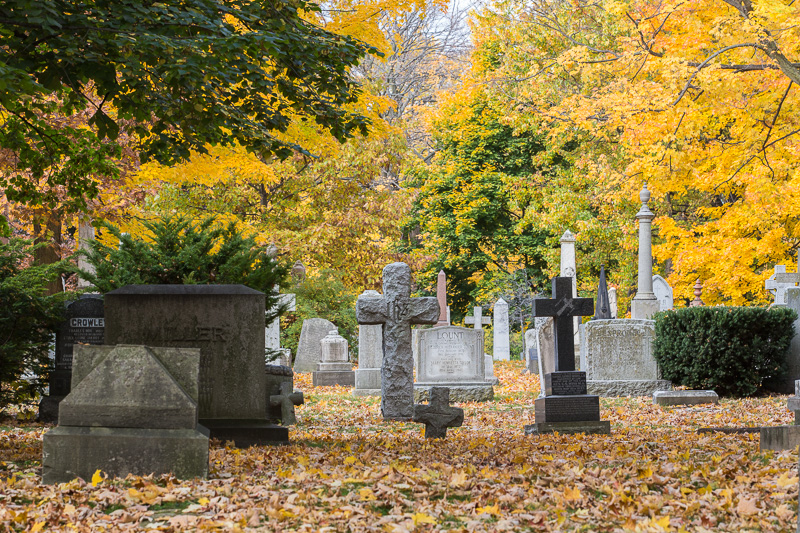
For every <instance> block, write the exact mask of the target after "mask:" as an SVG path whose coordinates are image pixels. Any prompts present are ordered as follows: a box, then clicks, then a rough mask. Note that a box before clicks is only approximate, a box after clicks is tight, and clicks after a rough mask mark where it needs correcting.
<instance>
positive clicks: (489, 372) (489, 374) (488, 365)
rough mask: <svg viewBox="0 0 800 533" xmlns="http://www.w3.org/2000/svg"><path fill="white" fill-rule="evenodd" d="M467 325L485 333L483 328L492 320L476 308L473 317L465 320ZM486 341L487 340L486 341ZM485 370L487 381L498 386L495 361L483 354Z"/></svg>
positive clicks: (481, 309)
mask: <svg viewBox="0 0 800 533" xmlns="http://www.w3.org/2000/svg"><path fill="white" fill-rule="evenodd" d="M464 323H465V324H469V325H472V327H473V328H475V329H476V330H481V331H483V326H488V325H490V324H491V323H492V319H491V318H489V317H488V316H483V308H481V307H480V306H476V307H475V308H474V309H473V311H472V316H468V317H466V318H465V319H464ZM484 341H485V339H484ZM483 369H484V372H485V378H484V379H485V381H487V382H488V383H491V384H492V385H497V384H498V383H500V380H499V379H497V377H496V376H495V375H494V359H493V358H492V356H491V355H488V354H483Z"/></svg>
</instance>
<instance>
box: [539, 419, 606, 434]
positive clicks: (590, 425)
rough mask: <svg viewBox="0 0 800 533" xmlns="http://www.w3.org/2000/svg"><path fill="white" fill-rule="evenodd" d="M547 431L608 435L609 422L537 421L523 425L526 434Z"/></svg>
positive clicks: (544, 432) (545, 432)
mask: <svg viewBox="0 0 800 533" xmlns="http://www.w3.org/2000/svg"><path fill="white" fill-rule="evenodd" d="M547 433H560V434H565V435H567V434H575V433H586V434H587V435H588V434H597V435H610V434H611V422H609V421H608V420H595V421H586V422H539V423H536V424H530V425H527V426H525V434H526V435H544V434H547Z"/></svg>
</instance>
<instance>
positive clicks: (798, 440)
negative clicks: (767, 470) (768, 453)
mask: <svg viewBox="0 0 800 533" xmlns="http://www.w3.org/2000/svg"><path fill="white" fill-rule="evenodd" d="M798 445H800V426H775V427H762V428H761V451H762V452H763V451H764V450H775V451H776V452H779V451H783V450H797V446H798Z"/></svg>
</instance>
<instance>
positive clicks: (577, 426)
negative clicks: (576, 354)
mask: <svg viewBox="0 0 800 533" xmlns="http://www.w3.org/2000/svg"><path fill="white" fill-rule="evenodd" d="M544 381H545V386H546V390H545V393H546V396H544V397H539V398H536V401H535V416H536V423H535V424H531V425H527V426H525V434H526V435H535V434H544V433H553V432H556V431H557V432H559V433H604V434H608V433H610V432H611V425H610V423H609V422H608V421H606V420H600V398H599V397H598V396H596V395H592V394H586V373H585V372H581V371H574V370H573V371H562V372H552V373H549V374H546V375H545V379H544Z"/></svg>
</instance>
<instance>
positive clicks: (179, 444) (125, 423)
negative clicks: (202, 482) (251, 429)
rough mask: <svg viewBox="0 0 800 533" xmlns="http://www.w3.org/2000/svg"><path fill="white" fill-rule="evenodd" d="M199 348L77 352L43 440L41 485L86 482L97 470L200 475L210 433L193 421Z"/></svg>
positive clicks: (204, 467) (205, 463)
mask: <svg viewBox="0 0 800 533" xmlns="http://www.w3.org/2000/svg"><path fill="white" fill-rule="evenodd" d="M200 359H201V354H200V350H199V349H196V348H149V347H146V346H132V345H120V346H88V345H82V346H81V345H79V346H76V347H75V359H74V363H75V365H74V367H73V373H72V391H71V392H70V393H69V395H68V396H67V397H66V398H65V399H64V401H62V402H61V407H60V412H59V425H58V426H57V427H55V428H53V429H51V430H50V431H48V432H47V433H46V434H45V435H44V439H43V458H42V481H43V482H44V483H48V484H49V483H61V482H67V481H70V480H72V479H74V478H75V477H82V478H83V479H84V480H89V479H91V477H92V475H93V474H94V472H95V471H96V470H97V469H100V470H102V471H103V472H105V473H106V474H107V475H109V476H112V477H124V476H126V475H127V474H135V475H139V476H144V475H150V474H155V475H161V474H165V473H168V472H171V473H173V474H175V475H176V476H177V477H179V478H184V479H186V478H193V477H206V475H207V473H208V430H207V429H205V428H204V427H202V426H198V424H197V400H198V390H199V387H198V381H199V379H198V378H199V370H200Z"/></svg>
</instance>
